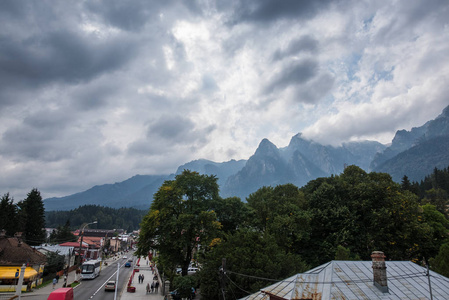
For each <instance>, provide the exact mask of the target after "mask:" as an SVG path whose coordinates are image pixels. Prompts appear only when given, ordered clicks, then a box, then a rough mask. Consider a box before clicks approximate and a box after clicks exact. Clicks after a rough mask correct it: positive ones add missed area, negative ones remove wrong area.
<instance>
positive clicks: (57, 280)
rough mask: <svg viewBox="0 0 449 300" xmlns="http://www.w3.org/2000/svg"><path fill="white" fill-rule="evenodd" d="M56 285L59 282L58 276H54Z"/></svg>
mask: <svg viewBox="0 0 449 300" xmlns="http://www.w3.org/2000/svg"><path fill="white" fill-rule="evenodd" d="M55 278H56V283H58V282H59V274H56V277H55Z"/></svg>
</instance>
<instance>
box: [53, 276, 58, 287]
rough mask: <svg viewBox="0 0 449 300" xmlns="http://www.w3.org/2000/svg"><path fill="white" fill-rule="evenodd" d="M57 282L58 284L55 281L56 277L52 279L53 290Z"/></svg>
mask: <svg viewBox="0 0 449 300" xmlns="http://www.w3.org/2000/svg"><path fill="white" fill-rule="evenodd" d="M57 282H58V280H57V279H56V277H55V278H53V289H55V285H56V283H57Z"/></svg>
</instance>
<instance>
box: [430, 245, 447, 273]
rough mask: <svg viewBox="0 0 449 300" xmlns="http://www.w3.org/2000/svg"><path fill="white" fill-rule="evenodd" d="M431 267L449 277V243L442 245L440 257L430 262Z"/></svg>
mask: <svg viewBox="0 0 449 300" xmlns="http://www.w3.org/2000/svg"><path fill="white" fill-rule="evenodd" d="M430 265H431V266H432V269H433V270H434V271H435V272H438V273H440V274H441V275H443V276H446V277H449V243H446V244H443V245H441V247H440V251H439V252H438V255H437V256H436V257H435V258H434V259H431V260H430Z"/></svg>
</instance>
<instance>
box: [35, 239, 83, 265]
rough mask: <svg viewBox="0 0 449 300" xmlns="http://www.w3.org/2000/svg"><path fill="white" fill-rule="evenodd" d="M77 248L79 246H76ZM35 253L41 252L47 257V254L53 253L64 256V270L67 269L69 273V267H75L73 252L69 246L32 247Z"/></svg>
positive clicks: (72, 248)
mask: <svg viewBox="0 0 449 300" xmlns="http://www.w3.org/2000/svg"><path fill="white" fill-rule="evenodd" d="M78 247H79V244H78ZM33 248H34V249H36V250H37V251H39V252H41V253H42V254H44V255H47V253H49V252H53V253H56V254H59V255H62V256H64V269H68V270H69V271H71V270H72V269H71V267H73V266H74V265H75V251H74V249H75V248H74V247H70V246H68V247H67V246H61V245H47V244H44V245H40V246H36V247H33Z"/></svg>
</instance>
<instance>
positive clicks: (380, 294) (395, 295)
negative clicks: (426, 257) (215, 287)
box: [242, 251, 449, 300]
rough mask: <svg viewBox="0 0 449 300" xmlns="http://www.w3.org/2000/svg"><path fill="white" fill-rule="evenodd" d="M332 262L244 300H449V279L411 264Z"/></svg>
mask: <svg viewBox="0 0 449 300" xmlns="http://www.w3.org/2000/svg"><path fill="white" fill-rule="evenodd" d="M371 258H372V261H331V262H329V263H327V264H324V265H321V266H319V267H316V268H314V269H312V270H310V271H307V272H305V273H300V274H296V275H294V276H292V277H290V278H287V279H285V280H283V281H280V282H278V283H275V284H273V285H270V286H267V287H265V288H263V289H261V290H260V291H259V292H258V293H255V294H252V295H250V296H248V297H245V298H242V300H300V299H303V300H305V299H313V300H330V299H335V300H338V299H345V300H350V299H370V300H371V299H382V300H387V299H430V298H431V296H430V295H431V293H432V297H433V299H434V300H443V299H449V278H446V277H444V276H442V275H440V274H438V273H435V272H432V271H429V275H430V277H429V276H427V274H428V273H427V269H426V268H423V267H421V266H419V265H417V264H415V263H413V262H410V261H385V255H384V254H383V252H380V251H375V252H373V253H372V255H371Z"/></svg>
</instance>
